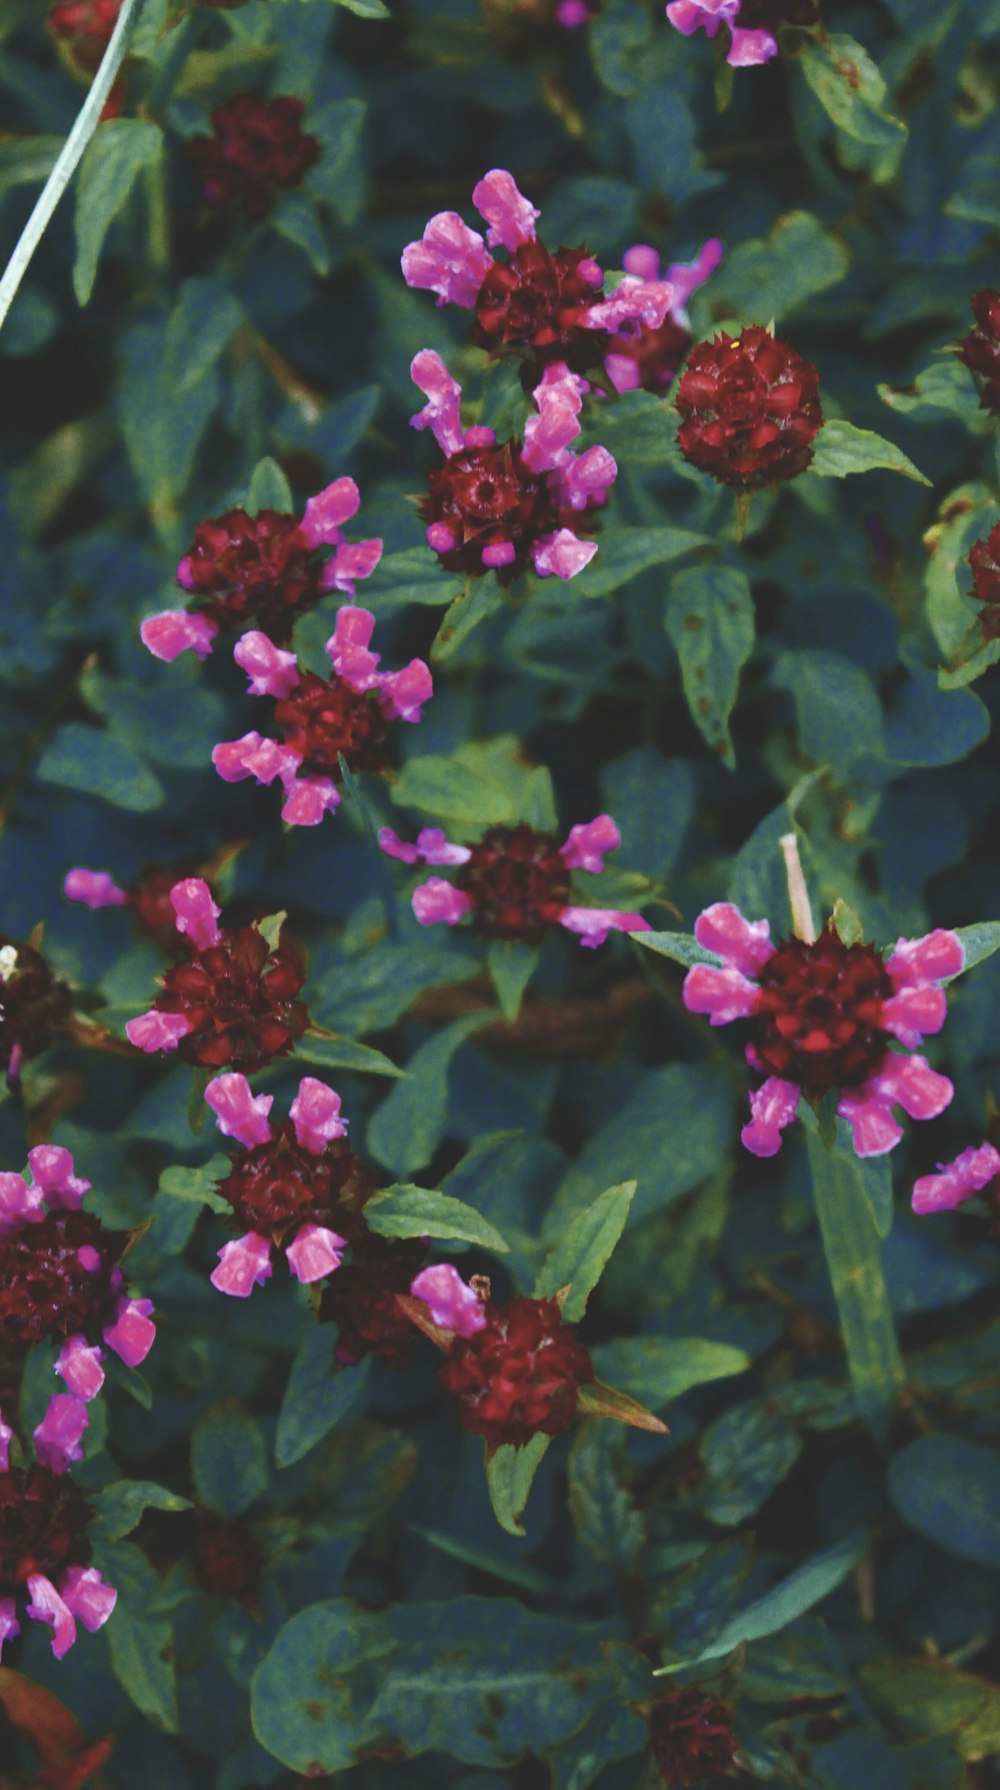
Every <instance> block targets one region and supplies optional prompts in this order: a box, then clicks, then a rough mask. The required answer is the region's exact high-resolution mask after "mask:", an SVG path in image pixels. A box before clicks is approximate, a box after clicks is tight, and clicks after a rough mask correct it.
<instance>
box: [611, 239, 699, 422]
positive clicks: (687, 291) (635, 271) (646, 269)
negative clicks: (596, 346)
mask: <svg viewBox="0 0 1000 1790" xmlns="http://www.w3.org/2000/svg"><path fill="white" fill-rule="evenodd" d="M722 256H723V247H722V243H721V242H720V241H719V239H718V237H714V236H713V237H711V238H710V239H709V241H708V242H706V243H705V244H704V245H703V246H702V249H701V251H700V253H699V254H698V255H697V256H696V257H695V259H694V260H693V261H689V262H683V261H678V262H674V263H673V264H672V265H671V266H670V267H668V268H667V271H666V274H665V276H664V278H665V279H666V281H667V282H668V283H669V285H670V288H671V291H672V292H673V298H672V299H671V301H670V306H669V308H668V310H667V313H666V316H665V317H664V318H663V321H662V323H660V324H658V325H655V326H654V327H652V328H649V327H647V326H646V325H645V324H644V323H643V322H642V321H641V319H637V318H636V317H635V316H633V315H630V314H629V313H627V312H626V313H624V314H623V315H622V319H621V322H620V324H619V326H618V328H617V329H616V330H615V333H614V334H613V335H612V337H611V340H610V341H609V343H608V346H607V350H606V353H605V355H604V371H605V373H606V374H607V377H608V380H609V381H610V383H611V385H613V386H614V389H615V391H616V392H630V391H635V390H636V388H637V387H639V386H642V387H643V388H644V390H646V391H649V392H665V391H666V389H667V387H668V386H669V385H670V384H671V383H672V381H673V380H674V378H675V376H676V374H677V372H678V370H679V368H680V366H681V362H682V361H683V360H684V358H685V356H686V355H687V352H688V349H689V348H690V346H691V341H692V336H691V327H690V319H689V317H688V314H687V308H686V307H687V301H688V299H689V298H690V297H691V295H692V293H693V292H696V291H697V289H698V287H699V286H703V285H704V283H705V281H706V280H707V279H708V278H709V276H710V275H711V274H713V273H714V272H715V269H716V268H717V267H718V265H719V262H720V261H721V260H722ZM622 265H623V267H624V269H625V273H626V276H627V278H626V279H625V280H623V281H622V284H621V285H620V286H618V287H617V288H616V289H615V292H614V293H613V295H612V300H611V302H614V300H616V299H619V300H620V295H621V294H622V292H623V291H624V288H625V287H627V286H629V285H632V284H634V283H635V282H638V283H639V284H640V285H643V284H652V285H653V287H654V289H656V288H657V287H658V284H659V280H660V257H659V255H658V253H657V251H656V249H654V248H651V247H650V245H649V244H648V243H644V242H638V243H636V244H635V246H634V247H633V248H631V249H626V251H625V253H624V255H623V256H622ZM626 296H628V295H626Z"/></svg>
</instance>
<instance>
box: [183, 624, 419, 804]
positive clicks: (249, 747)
mask: <svg viewBox="0 0 1000 1790" xmlns="http://www.w3.org/2000/svg"><path fill="white" fill-rule="evenodd" d="M374 627H375V617H374V616H373V615H372V614H371V612H370V611H369V610H367V609H354V608H350V607H347V606H345V607H344V608H343V609H341V610H339V611H338V613H337V625H336V628H335V629H334V631H333V634H332V635H331V637H330V639H329V640H328V641H327V643H326V650H327V652H328V653H329V655H330V660H331V663H332V666H333V674H332V676H331V677H329V678H321V677H317V675H316V673H315V672H313V671H305V672H300V671H299V669H298V666H297V664H296V660H295V654H294V653H285V652H282V651H281V650H280V649H279V648H278V647H276V646H273V645H272V643H271V641H270V640H269V639H268V638H267V636H266V634H260V633H251V634H244V636H243V638H242V640H241V641H240V642H239V644H238V645H237V646H236V648H235V650H234V653H233V657H234V659H235V660H236V663H237V665H241V666H242V667H243V669H244V671H246V672H247V673H248V675H249V678H250V690H251V693H252V695H254V696H273V697H276V698H277V701H276V702H275V707H274V720H275V724H276V726H277V728H278V732H279V735H280V739H278V740H275V739H271V738H266V737H264V736H263V735H261V734H259V733H257V732H256V731H255V732H253V733H245V734H244V735H243V737H242V739H239V740H226V741H223V743H222V744H221V745H218V746H216V748H215V750H214V751H213V753H212V763H213V764H214V765H215V768H216V770H217V771H218V773H219V776H220V777H222V778H224V780H225V781H226V782H227V783H239V782H241V781H242V780H243V779H244V778H246V777H256V779H257V782H258V783H273V782H274V781H275V780H276V779H277V780H278V781H279V782H280V783H281V784H282V786H283V788H284V791H285V804H284V807H283V808H282V810H281V818H282V820H286V821H287V822H288V823H289V825H290V826H298V827H315V826H318V825H319V822H320V821H321V820H322V818H323V815H324V814H325V813H326V811H327V809H330V810H331V811H332V810H333V809H335V808H339V806H340V790H339V787H338V785H339V784H340V782H341V778H342V771H341V766H340V760H341V758H343V760H344V762H345V763H346V765H347V766H348V769H349V770H351V771H381V770H383V769H384V768H385V766H386V762H387V755H386V741H387V735H388V723H389V722H390V721H414V722H416V721H419V720H420V710H421V705H422V704H423V703H425V702H428V701H429V700H430V698H431V696H432V695H433V690H434V687H433V684H432V682H431V674H430V672H429V671H428V669H427V666H426V665H425V664H424V661H423V660H422V659H411V660H410V663H409V665H407V666H406V667H405V669H404V670H403V671H379V670H378V664H379V655H378V653H373V652H372V651H371V650H370V648H369V645H368V642H369V641H370V639H371V637H372V631H373V629H374Z"/></svg>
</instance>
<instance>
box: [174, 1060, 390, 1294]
mask: <svg viewBox="0 0 1000 1790" xmlns="http://www.w3.org/2000/svg"><path fill="white" fill-rule="evenodd" d="M205 1099H206V1100H207V1101H208V1104H209V1106H210V1107H211V1108H212V1111H213V1112H214V1114H215V1120H216V1124H217V1125H218V1127H219V1130H220V1131H221V1132H222V1134H223V1136H224V1137H234V1138H235V1139H236V1141H237V1143H240V1144H242V1145H243V1148H244V1150H245V1152H246V1154H245V1155H239V1156H234V1157H233V1158H232V1159H231V1160H232V1165H233V1166H232V1168H231V1169H230V1172H229V1174H228V1175H227V1176H226V1177H225V1179H224V1180H222V1181H219V1182H218V1183H217V1191H218V1192H219V1193H220V1194H221V1195H222V1197H223V1199H226V1200H228V1202H229V1204H230V1206H231V1207H232V1209H233V1215H234V1218H235V1220H236V1223H237V1224H238V1225H241V1226H245V1227H246V1229H245V1233H244V1235H243V1236H241V1237H239V1238H237V1239H236V1241H235V1242H233V1243H224V1244H223V1246H222V1248H221V1250H220V1251H219V1266H218V1267H217V1268H216V1269H215V1271H214V1273H213V1274H212V1285H213V1286H214V1287H217V1288H218V1290H219V1292H220V1293H230V1294H232V1295H233V1296H234V1297H236V1298H238V1299H245V1298H246V1297H247V1296H248V1294H250V1293H252V1292H253V1289H254V1286H262V1285H263V1284H264V1282H265V1281H266V1280H270V1278H271V1274H272V1272H273V1270H272V1266H271V1249H272V1247H277V1248H279V1249H281V1250H283V1251H284V1254H285V1257H286V1259H287V1262H288V1266H289V1268H290V1269H291V1271H292V1273H293V1274H294V1275H295V1278H296V1280H300V1281H302V1282H303V1283H304V1284H307V1285H308V1284H310V1283H311V1282H312V1281H315V1280H322V1279H324V1277H325V1276H326V1275H328V1274H332V1273H333V1272H334V1269H336V1268H339V1267H340V1257H341V1253H342V1251H343V1250H344V1249H345V1248H346V1247H347V1243H346V1239H345V1237H343V1236H342V1235H341V1234H340V1233H341V1231H350V1232H354V1233H355V1234H356V1233H357V1232H358V1230H359V1229H362V1230H363V1220H362V1219H361V1213H362V1211H363V1208H364V1206H365V1204H366V1202H367V1201H368V1200H369V1199H370V1198H371V1195H372V1193H373V1192H374V1186H373V1182H372V1178H371V1175H370V1174H369V1171H368V1170H367V1169H366V1168H363V1167H362V1165H361V1163H360V1162H359V1161H358V1159H357V1157H356V1156H355V1155H354V1153H353V1151H352V1150H351V1149H350V1148H349V1146H348V1145H347V1143H346V1142H345V1141H344V1140H345V1135H346V1132H347V1123H346V1120H344V1119H342V1118H341V1116H340V1095H339V1094H337V1093H335V1092H334V1090H333V1088H328V1087H327V1086H326V1085H325V1083H323V1082H321V1081H317V1080H316V1079H315V1078H314V1077H313V1076H311V1075H307V1076H305V1077H304V1078H303V1080H302V1081H301V1082H300V1084H299V1091H298V1094H297V1095H296V1097H295V1099H294V1100H293V1101H292V1104H291V1106H290V1107H289V1109H288V1110H289V1120H283V1121H280V1122H278V1123H275V1124H273V1125H272V1124H271V1123H270V1121H269V1119H268V1113H269V1112H270V1110H271V1106H272V1104H273V1096H272V1095H271V1094H258V1095H256V1096H255V1095H254V1094H253V1093H252V1092H251V1090H250V1084H249V1082H248V1081H247V1080H246V1077H245V1076H242V1075H236V1074H233V1075H220V1076H217V1077H216V1079H215V1080H214V1081H211V1082H209V1084H208V1087H207V1088H206V1090H205ZM289 1121H290V1122H289ZM335 1227H336V1228H335Z"/></svg>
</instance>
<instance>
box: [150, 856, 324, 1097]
mask: <svg viewBox="0 0 1000 1790" xmlns="http://www.w3.org/2000/svg"><path fill="white" fill-rule="evenodd" d="M170 898H171V901H172V902H173V906H174V911H175V913H176V915H177V930H178V932H179V933H180V934H181V935H182V937H183V940H184V945H185V949H186V951H187V961H186V962H184V963H180V964H177V965H175V967H174V968H172V969H169V970H167V971H166V973H165V975H164V976H163V979H162V981H163V992H162V994H160V995H158V996H157V999H156V1001H155V1003H154V1005H153V1007H152V1008H151V1009H150V1011H149V1012H148V1013H143V1014H140V1016H139V1018H138V1019H130V1020H129V1022H128V1025H127V1026H126V1027H125V1031H126V1034H127V1036H128V1038H129V1040H130V1042H131V1043H132V1044H134V1045H136V1047H137V1048H138V1049H139V1050H145V1051H157V1050H163V1051H168V1050H176V1051H177V1054H178V1056H179V1057H180V1058H181V1060H182V1061H183V1062H185V1063H201V1064H203V1065H204V1066H205V1068H208V1069H221V1068H222V1067H223V1066H224V1065H225V1064H227V1063H232V1064H234V1065H236V1066H237V1067H239V1068H241V1069H245V1070H247V1071H248V1073H250V1074H252V1073H253V1071H254V1070H255V1069H262V1068H263V1066H264V1064H265V1063H269V1062H270V1061H271V1059H272V1058H273V1057H283V1056H287V1055H288V1052H289V1051H290V1050H291V1049H292V1048H293V1046H294V1044H295V1040H296V1039H297V1038H301V1036H302V1034H303V1032H304V1031H305V1029H306V1027H307V1025H308V1024H309V1015H308V1013H307V1012H306V1009H305V1007H304V1005H303V1003H302V1002H301V1001H300V1000H298V999H297V996H298V994H299V990H300V989H301V987H302V984H303V982H304V981H305V966H304V964H303V961H302V954H301V951H300V950H299V947H298V945H296V944H294V943H293V942H292V941H289V942H287V943H285V942H284V941H283V940H282V941H281V942H279V943H278V944H277V945H276V946H275V947H274V948H273V949H272V947H271V946H270V945H269V944H268V942H267V940H266V938H265V937H264V936H263V934H262V933H261V932H260V931H259V930H258V928H257V927H256V925H253V926H239V927H220V926H218V925H217V924H216V922H217V920H218V915H219V909H218V908H217V907H216V905H215V903H214V901H213V900H212V893H211V890H210V889H209V887H208V884H207V883H206V882H203V881H202V879H201V878H200V877H196V876H192V877H188V878H186V879H185V880H184V881H182V882H179V883H175V884H174V887H173V889H172V891H171V897H170Z"/></svg>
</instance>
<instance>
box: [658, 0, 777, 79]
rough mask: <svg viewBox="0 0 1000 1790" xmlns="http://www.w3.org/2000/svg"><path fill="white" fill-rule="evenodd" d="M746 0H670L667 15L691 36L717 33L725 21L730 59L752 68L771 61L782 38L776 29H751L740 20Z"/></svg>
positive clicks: (677, 28)
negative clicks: (740, 22) (740, 23)
mask: <svg viewBox="0 0 1000 1790" xmlns="http://www.w3.org/2000/svg"><path fill="white" fill-rule="evenodd" d="M741 5H742V0H670V4H669V5H668V7H667V18H668V19H669V20H670V23H671V24H672V25H673V27H674V29H675V30H676V31H681V32H683V34H684V36H685V37H690V36H691V35H692V33H693V32H695V31H704V33H705V35H706V37H715V36H716V34H717V33H718V31H719V30H720V29H721V27H722V26H723V25H726V26H728V27H729V35H730V44H729V51H728V54H727V56H726V61H727V62H728V63H729V64H730V66H731V67H732V68H752V67H756V66H758V65H759V64H760V63H762V62H770V60H771V58H772V56H776V55H777V54H778V40H777V38H776V37H775V36H774V34H773V32H771V31H766V30H747V29H746V28H744V27H743V26H741V25H739V24H737V20H738V19H739V16H740V10H741Z"/></svg>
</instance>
